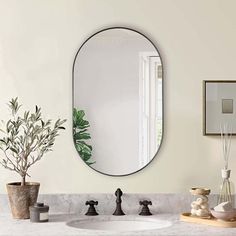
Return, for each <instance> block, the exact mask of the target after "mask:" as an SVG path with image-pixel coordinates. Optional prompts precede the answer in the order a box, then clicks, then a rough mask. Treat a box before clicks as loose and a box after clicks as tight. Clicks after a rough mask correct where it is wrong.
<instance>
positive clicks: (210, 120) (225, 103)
mask: <svg viewBox="0 0 236 236" xmlns="http://www.w3.org/2000/svg"><path fill="white" fill-rule="evenodd" d="M223 125H229V126H230V127H232V135H236V80H203V135H221V127H222V126H223Z"/></svg>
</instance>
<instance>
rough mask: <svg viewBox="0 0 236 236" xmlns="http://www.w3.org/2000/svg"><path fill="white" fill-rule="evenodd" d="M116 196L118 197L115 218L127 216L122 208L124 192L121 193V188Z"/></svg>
mask: <svg viewBox="0 0 236 236" xmlns="http://www.w3.org/2000/svg"><path fill="white" fill-rule="evenodd" d="M115 195H116V210H115V212H114V213H113V215H115V216H122V215H125V213H124V212H123V210H122V208H121V203H122V200H121V196H122V195H123V192H122V191H121V189H120V188H118V189H117V190H116V192H115Z"/></svg>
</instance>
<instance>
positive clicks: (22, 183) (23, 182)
mask: <svg viewBox="0 0 236 236" xmlns="http://www.w3.org/2000/svg"><path fill="white" fill-rule="evenodd" d="M21 186H25V175H24V176H22V180H21Z"/></svg>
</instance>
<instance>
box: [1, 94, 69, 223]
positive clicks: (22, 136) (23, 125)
mask: <svg viewBox="0 0 236 236" xmlns="http://www.w3.org/2000/svg"><path fill="white" fill-rule="evenodd" d="M8 106H9V107H10V110H11V118H10V119H9V120H8V121H6V122H3V125H2V126H3V127H1V130H0V131H1V132H0V164H1V165H2V166H3V167H5V168H6V169H8V170H10V171H14V172H16V173H17V174H19V175H20V176H21V181H20V182H14V183H8V184H7V192H8V197H9V201H10V206H11V211H12V216H13V218H17V219H27V218H29V206H31V205H33V204H34V203H35V202H36V201H37V197H38V191H39V186H40V184H39V183H34V182H26V177H27V176H28V177H30V175H29V168H30V167H31V166H32V165H33V164H35V163H36V162H38V161H39V160H41V158H42V157H43V155H44V154H45V153H47V152H50V151H52V147H53V145H54V142H55V138H56V137H57V136H58V135H59V134H58V133H59V130H61V129H65V128H64V127H63V126H62V125H63V123H65V121H66V120H61V119H58V120H57V121H56V122H55V123H52V121H51V120H45V119H43V118H42V115H41V108H39V107H38V106H36V107H35V111H34V112H30V111H25V112H24V113H22V115H20V114H19V110H20V108H21V105H19V103H18V98H14V99H12V100H11V101H10V102H9V104H8Z"/></svg>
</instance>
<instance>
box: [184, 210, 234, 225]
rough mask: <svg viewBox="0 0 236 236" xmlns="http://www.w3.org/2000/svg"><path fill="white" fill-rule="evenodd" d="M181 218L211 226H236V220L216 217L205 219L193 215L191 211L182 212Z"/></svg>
mask: <svg viewBox="0 0 236 236" xmlns="http://www.w3.org/2000/svg"><path fill="white" fill-rule="evenodd" d="M180 220H181V221H185V222H189V223H196V224H204V225H211V226H217V227H223V228H236V221H223V220H218V219H216V218H214V217H210V218H207V219H204V218H200V217H196V216H192V215H191V213H182V214H181V215H180Z"/></svg>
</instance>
